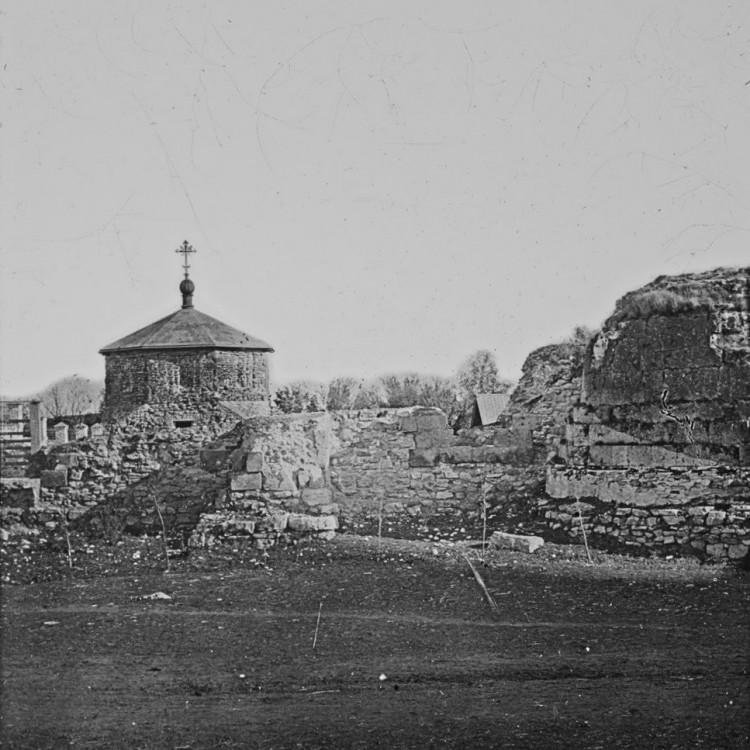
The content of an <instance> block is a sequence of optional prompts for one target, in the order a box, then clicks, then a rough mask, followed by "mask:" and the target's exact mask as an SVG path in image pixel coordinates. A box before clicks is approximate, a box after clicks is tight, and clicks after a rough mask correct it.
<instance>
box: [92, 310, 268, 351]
mask: <svg viewBox="0 0 750 750" xmlns="http://www.w3.org/2000/svg"><path fill="white" fill-rule="evenodd" d="M136 349H254V350H256V351H265V352H272V351H273V348H272V347H271V345H270V344H267V343H266V342H265V341H261V340H260V339H256V338H254V337H253V336H248V334H246V333H243V332H242V331H239V330H237V329H236V328H232V326H228V325H227V324H226V323H222V322H221V321H220V320H217V319H216V318H212V317H211V316H210V315H206V314H205V313H202V312H199V311H198V310H196V309H195V308H192V307H188V308H183V309H182V310H178V311H177V312H175V313H172V314H171V315H167V317H166V318H162V319H161V320H157V321H156V322H155V323H151V325H148V326H146V327H145V328H141V329H140V330H138V331H135V333H131V334H130V335H128V336H125V337H124V338H121V339H118V340H117V341H115V342H113V343H112V344H109V345H107V346H105V347H103V348H102V349H100V350H99V353H100V354H112V353H114V352H122V351H132V350H136Z"/></svg>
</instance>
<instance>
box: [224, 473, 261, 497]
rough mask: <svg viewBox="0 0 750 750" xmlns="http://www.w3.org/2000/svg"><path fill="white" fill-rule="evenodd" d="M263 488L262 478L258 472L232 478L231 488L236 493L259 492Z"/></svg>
mask: <svg viewBox="0 0 750 750" xmlns="http://www.w3.org/2000/svg"><path fill="white" fill-rule="evenodd" d="M261 486H262V478H261V475H260V473H258V472H255V473H253V474H238V475H237V476H234V477H232V481H231V488H232V490H233V491H236V492H244V491H246V490H259V489H260V488H261Z"/></svg>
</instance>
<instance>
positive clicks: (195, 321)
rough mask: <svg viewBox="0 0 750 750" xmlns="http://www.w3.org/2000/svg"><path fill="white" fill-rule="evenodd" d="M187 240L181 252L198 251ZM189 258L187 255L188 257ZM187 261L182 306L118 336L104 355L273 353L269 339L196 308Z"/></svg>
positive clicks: (181, 288)
mask: <svg viewBox="0 0 750 750" xmlns="http://www.w3.org/2000/svg"><path fill="white" fill-rule="evenodd" d="M188 248H190V245H188V243H187V241H185V242H184V243H183V248H182V249H181V250H178V251H177V252H182V253H190V252H195V251H194V250H192V248H190V249H188ZM185 257H186V259H187V255H186V256H185ZM188 267H189V266H188V265H187V260H186V262H185V278H184V279H183V280H182V282H181V283H180V292H181V293H182V308H181V309H180V310H178V311H177V312H174V313H172V314H171V315H167V317H166V318H162V319H161V320H157V321H156V322H155V323H151V325H147V326H146V327H145V328H141V329H139V330H137V331H135V332H134V333H131V334H129V335H128V336H125V337H124V338H121V339H118V340H117V341H114V342H113V343H111V344H108V345H107V346H105V347H103V348H102V349H100V350H99V353H100V354H113V353H114V352H127V351H147V350H154V349H250V350H252V351H260V352H272V351H273V348H272V347H271V346H270V344H267V343H266V342H265V341H261V340H260V339H256V338H255V337H254V336H249V335H248V334H246V333H243V332H242V331H240V330H238V329H237V328H232V326H229V325H227V324H226V323H222V322H221V321H220V320H217V319H216V318H212V317H211V316H210V315H206V314H205V313H202V312H199V311H198V310H196V309H195V308H194V307H193V292H194V291H195V284H194V283H193V282H192V281H191V280H190V279H189V278H188V273H187V269H188Z"/></svg>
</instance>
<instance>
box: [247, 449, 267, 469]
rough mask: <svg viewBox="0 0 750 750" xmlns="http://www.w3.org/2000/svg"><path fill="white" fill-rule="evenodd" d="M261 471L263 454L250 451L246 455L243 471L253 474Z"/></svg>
mask: <svg viewBox="0 0 750 750" xmlns="http://www.w3.org/2000/svg"><path fill="white" fill-rule="evenodd" d="M262 470H263V454H262V453H260V452H259V451H252V452H250V453H248V454H247V461H246V462H245V471H247V472H254V471H262Z"/></svg>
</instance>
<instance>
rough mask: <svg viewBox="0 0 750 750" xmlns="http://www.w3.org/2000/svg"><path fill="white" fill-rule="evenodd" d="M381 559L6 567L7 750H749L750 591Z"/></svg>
mask: <svg viewBox="0 0 750 750" xmlns="http://www.w3.org/2000/svg"><path fill="white" fill-rule="evenodd" d="M378 548H379V545H378V542H377V540H376V539H371V538H363V537H353V536H340V537H339V538H337V539H336V540H335V541H334V542H330V543H328V544H320V545H302V546H299V547H296V548H289V549H287V550H279V551H274V552H273V553H272V554H271V555H270V556H269V557H268V558H266V559H263V560H261V559H259V558H258V557H257V555H258V553H257V552H256V553H251V552H249V551H247V552H229V551H227V552H223V553H212V554H211V555H208V554H206V555H196V554H195V553H192V554H191V555H190V556H189V557H185V558H181V559H175V560H173V562H172V569H171V572H170V573H168V574H164V573H162V572H161V571H160V569H159V568H160V566H161V567H163V565H164V558H163V556H160V555H159V548H158V540H156V541H155V540H126V541H124V542H122V543H121V544H120V545H116V546H114V547H109V548H107V547H106V545H104V546H103V548H101V549H97V550H95V551H92V552H90V553H89V554H86V553H85V552H81V553H79V554H77V555H76V557H75V564H76V568H75V569H74V570H73V571H70V570H67V569H66V567H65V566H66V564H67V559H66V557H65V556H64V555H62V554H61V553H60V552H59V550H58V551H51V550H50V551H47V552H45V551H39V550H37V551H34V552H33V553H25V554H26V558H23V559H22V556H21V553H20V552H19V553H18V554H17V555H11V554H5V555H4V556H3V564H4V575H5V581H6V583H5V584H4V586H3V640H2V683H3V684H2V740H3V746H4V747H7V748H13V749H16V748H18V749H21V748H34V750H42V749H43V748H67V747H73V748H92V749H93V748H97V749H102V750H106V749H113V748H128V749H131V748H142V749H143V750H146V749H147V748H170V749H172V750H178V749H183V750H187V749H188V748H190V749H191V750H193V749H197V748H264V749H267V748H304V749H305V750H311V749H313V748H389V749H390V750H397V749H399V748H534V750H544V749H546V748H578V749H582V748H638V749H639V750H642V749H651V748H675V749H677V748H679V749H680V750H683V749H685V748H707V749H708V750H719V749H721V748H748V747H750V686H749V682H748V656H749V655H750V648H749V636H750V622H749V618H748V610H749V608H748V594H750V575H749V574H747V573H741V572H738V571H737V570H735V569H734V568H729V567H724V566H709V565H699V564H698V563H697V562H695V561H685V560H666V561H665V560H636V559H630V558H625V557H620V556H615V555H605V554H603V553H597V554H595V557H594V564H593V565H589V564H588V563H587V562H586V559H585V555H584V554H583V551H582V550H581V548H579V547H561V546H556V545H546V546H545V547H544V548H542V549H541V550H539V551H538V552H536V553H535V554H534V555H520V554H516V553H508V552H492V553H491V554H488V556H487V560H486V564H482V562H481V560H480V559H479V553H478V551H477V550H469V551H470V554H471V556H472V559H473V560H475V562H476V564H477V567H478V570H479V571H480V573H481V575H482V577H483V578H484V581H485V582H486V584H487V586H488V588H489V590H490V591H491V593H492V595H493V597H494V598H495V600H496V602H497V604H498V610H499V611H498V612H493V611H492V609H491V608H490V606H489V604H488V602H487V600H486V599H485V598H484V597H483V594H482V591H481V589H480V588H479V586H478V585H477V583H476V581H475V579H474V577H473V575H472V573H471V571H470V569H469V567H468V565H467V563H466V561H465V559H464V558H463V554H464V552H465V551H467V549H468V548H466V547H461V546H460V545H458V546H449V545H447V544H444V543H443V544H439V545H433V544H429V543H424V542H415V541H409V542H407V541H397V540H383V542H382V544H381V545H380V551H379V549H378ZM434 550H437V554H435V553H434ZM34 556H36V559H27V558H29V557H31V558H33V557H34ZM46 579H51V580H46ZM8 580H11V581H31V580H37V582H35V583H28V582H26V583H23V582H21V583H8V582H7V581H8ZM156 592H162V593H163V594H166V595H167V596H169V597H170V598H169V599H166V598H155V599H148V598H144V597H146V596H148V595H151V594H154V593H156ZM319 616H320V618H319V620H318V617H319ZM316 629H317V639H316ZM313 644H314V648H313ZM381 676H382V677H383V678H381Z"/></svg>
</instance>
